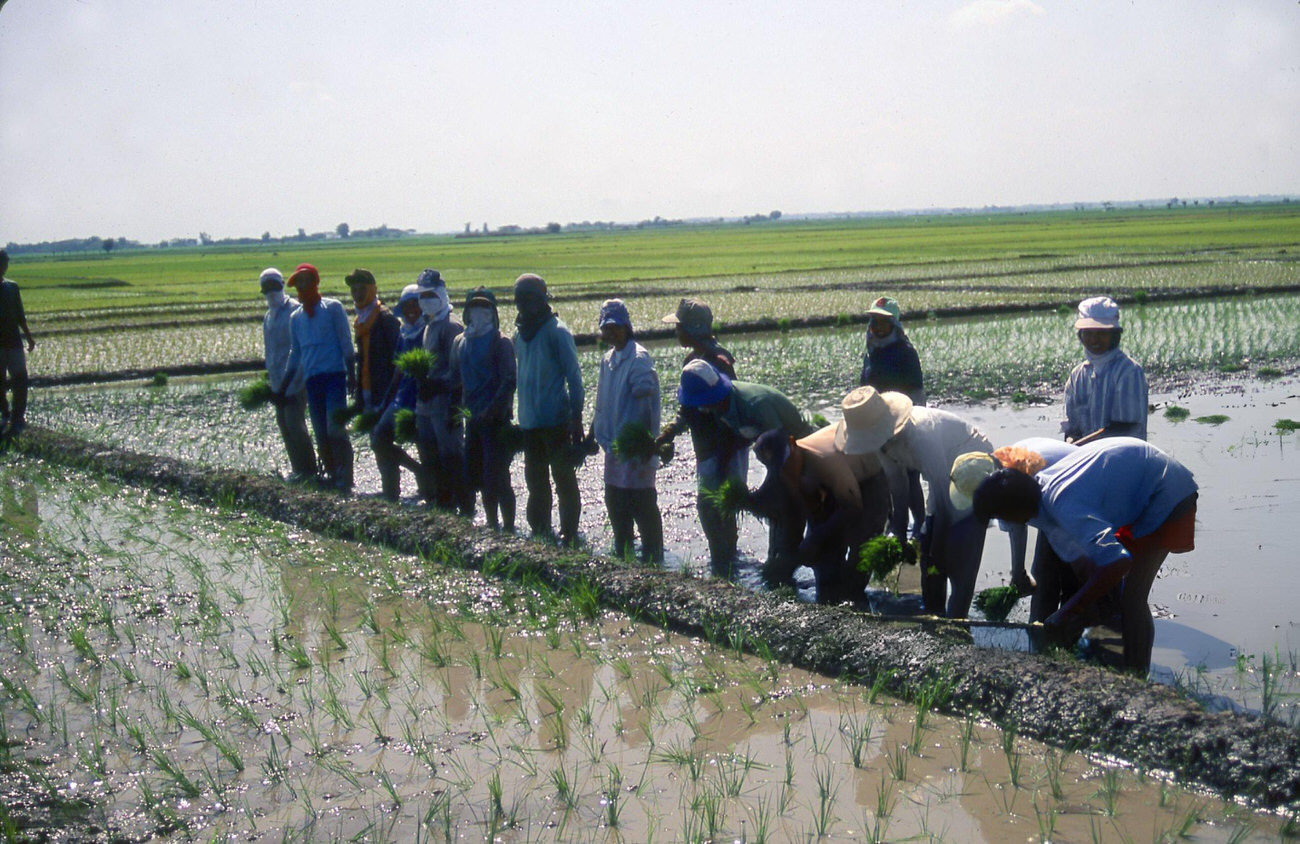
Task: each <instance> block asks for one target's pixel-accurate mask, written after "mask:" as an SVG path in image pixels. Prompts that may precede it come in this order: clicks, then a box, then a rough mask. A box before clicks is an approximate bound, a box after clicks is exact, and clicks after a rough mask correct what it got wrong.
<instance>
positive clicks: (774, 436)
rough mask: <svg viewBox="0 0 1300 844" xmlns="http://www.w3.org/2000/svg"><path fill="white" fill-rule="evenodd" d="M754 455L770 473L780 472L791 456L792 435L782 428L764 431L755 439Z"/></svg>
mask: <svg viewBox="0 0 1300 844" xmlns="http://www.w3.org/2000/svg"><path fill="white" fill-rule="evenodd" d="M754 456H755V457H757V458H758V462H759V463H762V464H763V466H764V467H765V468H766V469H767V471H768V473H769V474H770V473H774V472H779V471H780V470H781V467H782V466H784V465H785V461H786V458H787V457H789V456H790V437H789V435H787V434H786V432H785V431H783V430H781V429H780V428H773V429H772V430H770V431H764V432H763V433H762V434H760V435H759V437H758V439H757V440H755V441H754Z"/></svg>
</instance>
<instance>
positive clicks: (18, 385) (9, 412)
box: [0, 249, 36, 435]
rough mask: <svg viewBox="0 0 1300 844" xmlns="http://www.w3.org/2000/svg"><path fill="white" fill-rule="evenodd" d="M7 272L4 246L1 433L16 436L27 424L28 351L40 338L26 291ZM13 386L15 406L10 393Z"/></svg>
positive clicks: (0, 270) (0, 259)
mask: <svg viewBox="0 0 1300 844" xmlns="http://www.w3.org/2000/svg"><path fill="white" fill-rule="evenodd" d="M7 272H9V253H8V252H7V251H6V250H4V249H0V434H9V435H13V434H17V433H19V432H20V431H22V429H23V428H25V427H26V426H27V352H31V351H33V350H35V348H36V341H35V340H34V339H33V338H32V330H31V329H30V328H28V327H27V314H26V313H25V312H24V311H23V297H22V294H21V293H19V291H18V285H17V284H16V283H15V282H12V281H10V280H9V279H7V278H5V277H4V275H5V273H7ZM24 338H26V340H27V349H26V351H24V350H23V339H24ZM10 385H12V389H13V394H14V401H13V405H12V406H11V405H10V404H9V400H8V398H7V396H6V391H7V389H9V386H10ZM6 424H7V425H8V428H6V427H5V425H6Z"/></svg>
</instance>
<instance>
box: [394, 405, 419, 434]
mask: <svg viewBox="0 0 1300 844" xmlns="http://www.w3.org/2000/svg"><path fill="white" fill-rule="evenodd" d="M393 440H394V441H396V442H399V443H413V442H415V411H414V410H410V409H408V408H405V407H404V408H402V409H401V410H399V411H397V413H395V414H393Z"/></svg>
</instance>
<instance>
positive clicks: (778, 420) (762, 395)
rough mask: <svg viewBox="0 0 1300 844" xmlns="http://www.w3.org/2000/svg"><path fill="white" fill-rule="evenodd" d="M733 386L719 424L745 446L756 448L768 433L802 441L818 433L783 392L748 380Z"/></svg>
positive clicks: (732, 384) (734, 383) (735, 383)
mask: <svg viewBox="0 0 1300 844" xmlns="http://www.w3.org/2000/svg"><path fill="white" fill-rule="evenodd" d="M731 387H732V390H731V402H730V403H729V404H728V406H727V409H726V411H724V412H723V413H721V414H720V415H719V416H718V421H720V422H721V423H722V424H723V425H725V426H726V427H727V428H729V429H730V430H731V431H733V432H734V433H735V434H736V435H737V436H738V437H739V438H740V439H741V441H742V442H743V444H744V445H745V446H749V445H752V444H753V442H754V440H756V439H758V438H759V436H760V435H761V434H762V433H763V432H764V431H771V430H774V429H779V430H782V431H785V432H786V433H787V434H789V435H790V436H792V437H794V438H796V439H798V438H800V437H806V436H808V435H809V434H811V433H812V432H813V431H814V430H816V429H815V428H813V426H812V424H811V423H809V421H808V420H807V419H805V418H804V415H803V414H802V413H800V412H799V408H797V407H795V406H794V402H792V401H790V399H788V398H786V396H785V394H784V393H782V392H780V391H779V390H774V389H772V388H771V387H766V386H764V385H762V384H751V383H749V382H748V381H732V382H731Z"/></svg>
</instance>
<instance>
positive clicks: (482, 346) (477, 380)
mask: <svg viewBox="0 0 1300 844" xmlns="http://www.w3.org/2000/svg"><path fill="white" fill-rule="evenodd" d="M452 354H453V356H454V357H455V360H456V365H457V366H458V367H459V369H460V381H461V389H462V391H463V392H464V396H463V398H462V404H463V405H464V406H465V407H466V409H468V410H469V412H470V419H472V420H474V419H476V420H480V421H483V422H505V421H507V420H509V419H510V417H511V416H513V415H514V401H515V381H516V378H517V375H516V371H515V347H514V344H513V343H511V342H510V338H509V337H504V336H502V334H501V332H499V331H493V332H492V333H491V334H487V335H484V336H482V337H467V336H466V335H465V334H460V335H459V336H457V337H456V342H455V345H454V346H453V349H452Z"/></svg>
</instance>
